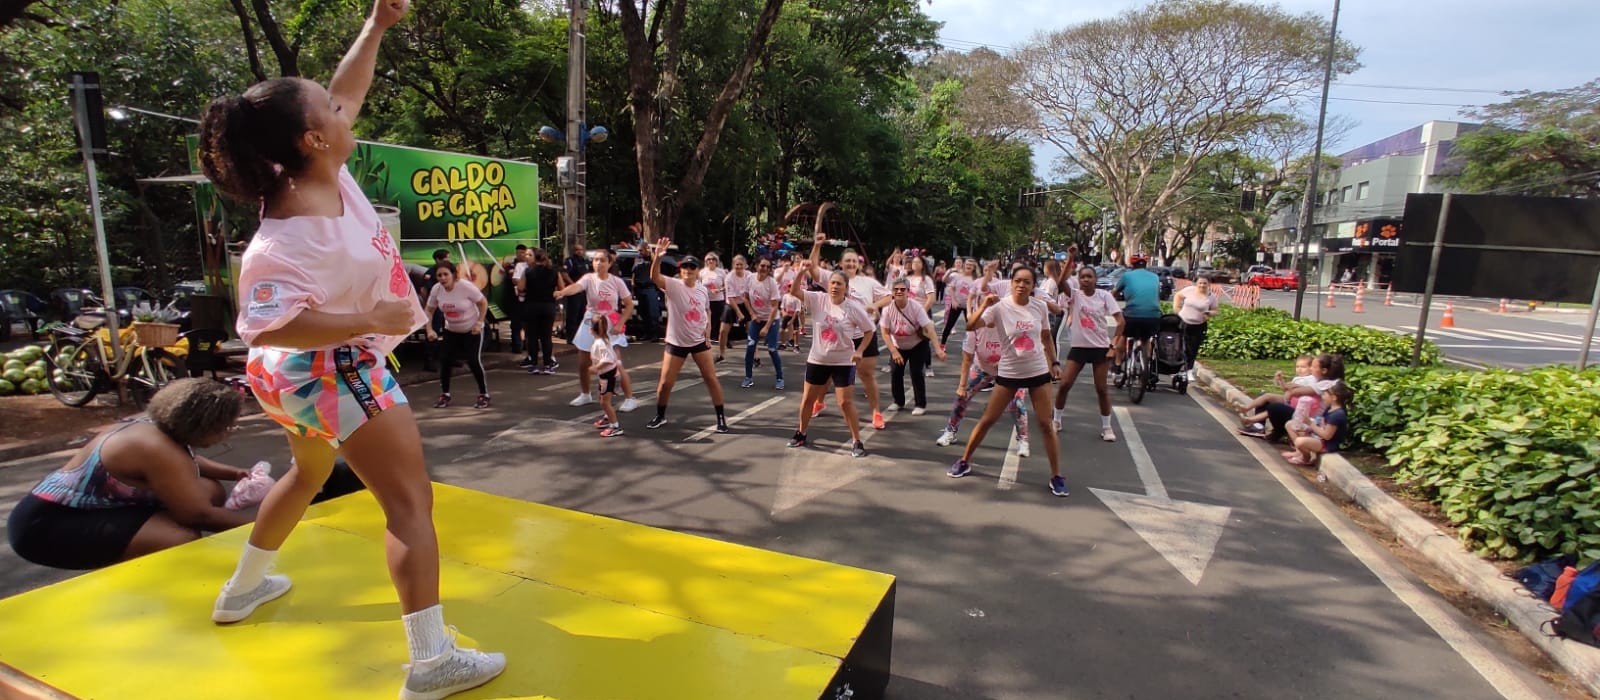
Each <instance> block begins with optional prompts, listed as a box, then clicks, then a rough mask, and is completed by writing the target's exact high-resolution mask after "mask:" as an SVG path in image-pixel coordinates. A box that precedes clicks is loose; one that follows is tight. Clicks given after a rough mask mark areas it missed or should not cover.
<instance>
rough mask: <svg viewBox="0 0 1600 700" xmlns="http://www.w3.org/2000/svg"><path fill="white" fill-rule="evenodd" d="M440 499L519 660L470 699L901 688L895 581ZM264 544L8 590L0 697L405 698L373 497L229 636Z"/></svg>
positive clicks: (464, 576) (486, 606) (443, 520)
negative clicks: (223, 614)
mask: <svg viewBox="0 0 1600 700" xmlns="http://www.w3.org/2000/svg"><path fill="white" fill-rule="evenodd" d="M435 495H436V507H435V513H436V515H435V520H436V521H437V522H438V523H439V540H440V546H441V549H442V554H443V559H444V564H443V567H442V593H443V599H444V609H445V619H446V621H447V622H448V623H450V624H453V625H456V626H458V627H460V629H461V632H462V635H463V639H462V643H463V645H467V646H476V647H479V648H483V649H491V650H496V651H503V652H505V653H506V656H507V657H508V659H509V661H510V664H509V668H507V670H506V672H505V675H503V676H501V677H500V678H499V679H496V680H495V681H494V682H493V683H490V684H489V685H487V686H485V687H483V688H479V689H477V690H475V691H472V692H470V693H465V694H463V695H461V696H459V697H462V698H555V699H559V700H656V699H659V700H691V699H692V700H720V699H724V698H730V699H731V698H750V699H752V700H786V699H790V698H792V699H794V700H818V699H822V700H845V699H846V698H848V699H849V700H869V699H871V698H877V697H881V696H882V694H883V689H884V686H885V685H887V683H888V674H889V654H890V645H891V637H892V630H893V619H894V591H895V581H894V578H893V577H892V576H888V575H886V574H880V573H875V572H871V571H865V570H862V569H856V568H851V567H848V566H840V565H837V564H829V563H827V562H820V561H815V560H811V559H802V558H800V557H794V556H789V555H786V554H778V553H774V552H768V551H764V550H759V549H754V548H750V547H744V546H740V545H733V544H727V543H725V542H718V541H716V540H710V539H706V538H702V537H695V536H691V535H683V534H679V533H675V532H670V531H667V530H660V529H656V528H651V527H645V526H642V525H636V524H633V523H628V522H624V521H620V520H613V519H610V518H603V517H598V516H593V515H588V514H584V513H577V512H573V511H568V510H562V509H559V508H552V507H549V506H543V505H539V504H535V503H528V502H525V501H517V500H512V499H507V498H501V497H498V496H492V495H489V494H484V493H479V492H476V491H469V490H466V489H461V488H455V487H451V486H445V485H442V484H441V485H436V486H435ZM245 535H246V532H245V531H244V529H239V530H235V531H232V532H227V533H223V534H221V535H217V536H214V537H208V538H205V539H202V540H200V541H198V542H194V543H191V544H188V545H184V546H182V547H178V548H175V549H172V550H168V551H166V552H161V553H159V554H155V555H151V556H148V557H144V558H142V559H138V560H135V561H132V562H127V563H125V564H121V565H118V566H114V567H111V568H108V569H104V570H101V571H97V572H94V573H90V574H86V575H84V576H80V577H77V578H74V579H70V580H68V581H64V582H62V583H59V584H56V585H53V586H48V587H45V588H41V589H38V590H35V591H30V592H28V593H24V594H22V595H18V596H14V597H11V598H7V599H5V600H0V663H3V664H4V665H5V666H7V667H9V669H3V670H4V671H5V673H0V697H5V696H8V693H9V694H10V695H11V696H21V697H72V698H85V699H87V698H105V699H111V700H145V699H149V700H182V699H185V698H196V699H200V698H205V699H211V698H227V699H228V700H249V699H254V698H262V699H267V698H272V699H274V700H282V699H284V698H289V699H291V700H315V699H318V698H341V699H343V698H352V699H354V698H385V699H388V698H393V697H395V694H396V693H397V692H398V689H399V684H400V681H401V679H402V671H401V668H400V666H401V664H402V663H404V662H405V661H406V649H405V637H404V633H403V631H402V629H401V626H400V621H399V607H398V605H397V604H396V602H395V597H394V590H393V589H392V588H391V587H390V584H389V580H388V576H387V573H386V570H385V568H384V564H383V544H382V542H383V516H382V514H381V513H380V512H379V510H378V507H377V505H376V504H375V503H374V502H373V500H372V497H371V496H370V495H369V494H367V493H366V492H360V493H356V494H352V495H350V496H346V497H343V498H339V499H335V500H333V501H330V502H327V503H323V504H321V505H318V506H315V507H313V509H312V510H311V512H310V513H309V514H308V515H307V517H306V522H304V523H302V524H301V526H300V527H299V529H298V530H296V531H295V534H294V537H293V538H292V539H291V540H290V541H289V544H288V545H287V546H286V547H285V548H284V550H283V552H282V553H281V555H280V556H279V559H278V565H277V569H278V570H279V571H281V572H283V573H286V574H288V575H289V576H290V577H291V578H292V579H293V580H294V584H295V585H294V589H293V590H291V591H290V592H289V594H288V595H286V596H285V597H283V598H282V599H280V600H277V601H274V602H272V603H269V604H267V605H265V606H263V607H262V608H261V609H260V610H258V611H257V612H256V614H255V615H254V616H253V617H251V618H250V619H249V620H246V621H244V622H241V623H238V624H236V625H229V626H217V625H213V624H212V623H211V620H210V612H211V605H212V601H213V600H214V597H215V596H216V592H217V587H218V586H219V585H220V584H221V582H222V581H223V580H224V579H226V578H227V576H228V575H229V574H230V573H232V569H233V564H234V561H235V558H236V557H237V556H238V553H239V548H240V547H241V546H242V544H243V542H244V538H245ZM28 693H32V695H30V694H28ZM52 693H54V694H52Z"/></svg>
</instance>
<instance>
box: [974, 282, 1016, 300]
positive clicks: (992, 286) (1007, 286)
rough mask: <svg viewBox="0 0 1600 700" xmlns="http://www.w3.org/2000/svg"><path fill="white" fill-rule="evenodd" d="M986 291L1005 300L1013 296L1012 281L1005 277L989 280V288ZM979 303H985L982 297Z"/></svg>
mask: <svg viewBox="0 0 1600 700" xmlns="http://www.w3.org/2000/svg"><path fill="white" fill-rule="evenodd" d="M985 291H987V292H988V293H990V294H993V295H995V296H997V297H1000V298H1001V299H1004V298H1006V297H1008V296H1011V280H1008V279H1005V278H1003V277H996V278H994V279H992V280H989V286H988V287H986V288H985ZM978 301H983V299H982V298H981V297H980V298H979V299H978Z"/></svg>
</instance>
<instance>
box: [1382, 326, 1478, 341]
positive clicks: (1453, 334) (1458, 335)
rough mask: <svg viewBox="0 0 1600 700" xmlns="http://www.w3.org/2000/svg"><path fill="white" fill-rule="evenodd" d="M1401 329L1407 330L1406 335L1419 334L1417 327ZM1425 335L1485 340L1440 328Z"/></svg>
mask: <svg viewBox="0 0 1600 700" xmlns="http://www.w3.org/2000/svg"><path fill="white" fill-rule="evenodd" d="M1401 328H1403V329H1405V331H1406V335H1416V332H1417V327H1416V326H1401ZM1425 335H1427V336H1428V337H1435V336H1441V335H1442V336H1444V337H1446V338H1455V339H1456V340H1483V338H1481V337H1478V336H1475V335H1467V334H1465V333H1457V332H1455V331H1447V330H1442V329H1439V328H1429V329H1428V332H1427V333H1426V334H1425Z"/></svg>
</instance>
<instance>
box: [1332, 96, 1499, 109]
mask: <svg viewBox="0 0 1600 700" xmlns="http://www.w3.org/2000/svg"><path fill="white" fill-rule="evenodd" d="M1328 99H1330V100H1338V101H1340V102H1372V103H1375V104H1381V105H1421V106H1424V107H1482V106H1483V105H1481V104H1459V103H1455V102H1411V101H1408V100H1369V99H1366V98H1361V97H1329V98H1328Z"/></svg>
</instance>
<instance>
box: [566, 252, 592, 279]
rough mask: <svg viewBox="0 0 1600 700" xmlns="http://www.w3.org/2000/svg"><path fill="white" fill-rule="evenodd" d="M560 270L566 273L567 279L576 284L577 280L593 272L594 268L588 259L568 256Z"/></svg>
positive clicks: (579, 256) (580, 256)
mask: <svg viewBox="0 0 1600 700" xmlns="http://www.w3.org/2000/svg"><path fill="white" fill-rule="evenodd" d="M561 269H562V271H563V272H566V273H567V279H570V280H572V281H573V282H577V281H578V279H579V278H581V277H583V276H584V275H587V274H589V273H590V272H593V271H594V266H593V265H590V264H589V258H587V257H584V256H582V255H569V256H567V259H566V260H564V261H562V263H561Z"/></svg>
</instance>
